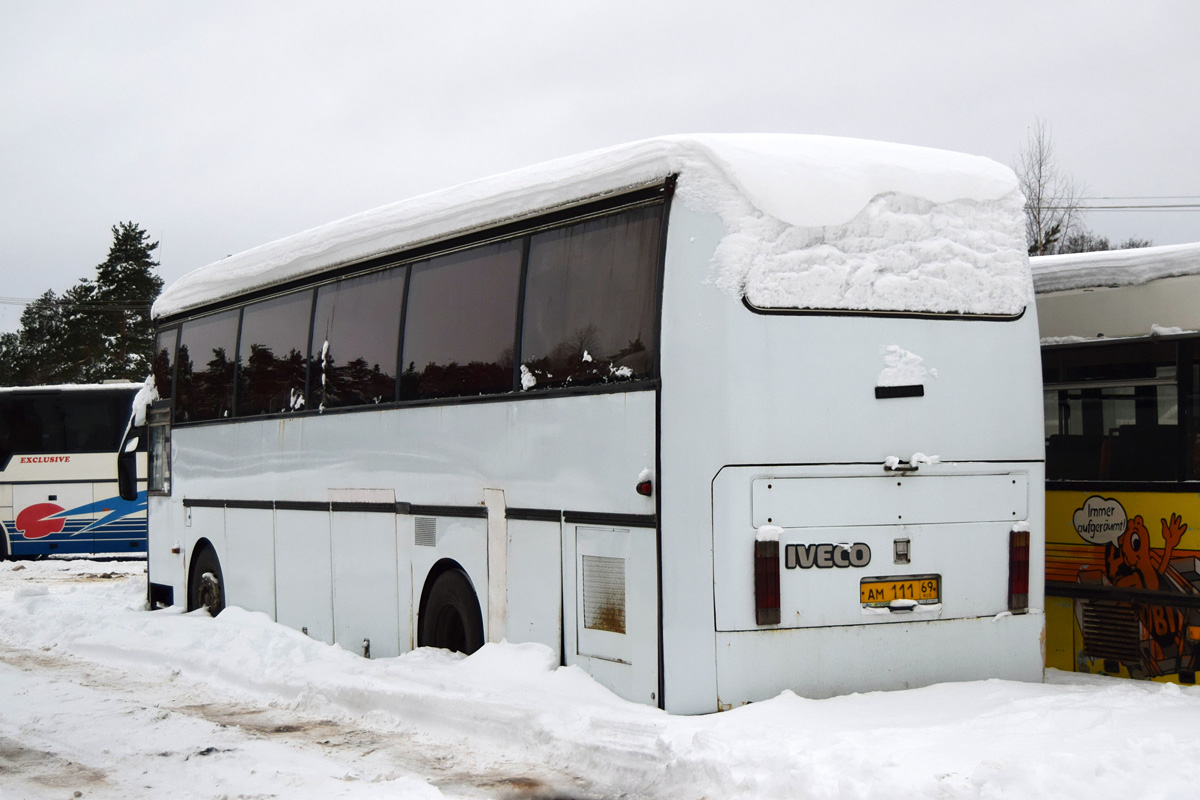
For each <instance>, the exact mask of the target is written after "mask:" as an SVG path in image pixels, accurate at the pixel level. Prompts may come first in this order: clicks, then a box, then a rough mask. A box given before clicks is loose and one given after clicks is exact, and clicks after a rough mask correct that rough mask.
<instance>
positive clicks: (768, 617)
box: [754, 541, 779, 625]
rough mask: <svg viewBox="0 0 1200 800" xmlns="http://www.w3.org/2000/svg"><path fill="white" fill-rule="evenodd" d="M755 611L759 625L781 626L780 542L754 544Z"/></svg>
mask: <svg viewBox="0 0 1200 800" xmlns="http://www.w3.org/2000/svg"><path fill="white" fill-rule="evenodd" d="M754 611H755V619H756V621H757V623H758V624H759V625H778V624H779V542H778V541H773V542H772V541H768V542H755V543H754Z"/></svg>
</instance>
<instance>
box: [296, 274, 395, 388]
mask: <svg viewBox="0 0 1200 800" xmlns="http://www.w3.org/2000/svg"><path fill="white" fill-rule="evenodd" d="M406 271H407V270H406V268H405V267H398V268H393V269H387V270H383V271H382V272H373V273H371V274H369V275H360V276H359V277H356V278H346V279H344V280H340V281H337V282H336V283H328V284H325V285H324V286H321V287H320V288H319V289H317V306H316V311H315V313H314V314H313V328H312V341H311V342H310V343H309V368H308V386H309V397H308V408H309V409H324V408H338V407H345V406H362V405H372V404H375V403H387V402H391V401H392V400H395V399H396V347H397V338H398V336H399V330H400V306H401V305H403V303H404V277H405V274H406Z"/></svg>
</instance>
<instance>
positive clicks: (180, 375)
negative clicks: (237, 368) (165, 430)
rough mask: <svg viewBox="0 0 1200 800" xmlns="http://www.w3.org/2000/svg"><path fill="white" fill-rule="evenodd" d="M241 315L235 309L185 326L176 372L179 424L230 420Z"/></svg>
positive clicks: (176, 410)
mask: <svg viewBox="0 0 1200 800" xmlns="http://www.w3.org/2000/svg"><path fill="white" fill-rule="evenodd" d="M239 314H240V311H238V310H237V309H235V310H233V311H223V312H221V313H220V314H213V315H212V316H209V317H201V318H199V319H194V320H191V321H190V322H186V323H184V325H183V329H182V330H181V331H180V334H179V355H178V360H179V363H178V366H177V369H176V380H177V381H178V384H177V386H176V390H177V396H176V403H175V419H176V420H178V421H181V422H194V421H196V420H202V419H221V418H224V417H228V416H229V412H230V411H231V409H232V406H233V349H234V347H235V346H236V345H237V326H238V316H239Z"/></svg>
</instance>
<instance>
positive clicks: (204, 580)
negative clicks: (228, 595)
mask: <svg viewBox="0 0 1200 800" xmlns="http://www.w3.org/2000/svg"><path fill="white" fill-rule="evenodd" d="M198 608H205V609H208V613H209V614H212V615H213V616H214V617H215V616H216V615H217V614H220V613H221V610H222V609H224V608H225V579H224V578H222V577H221V562H220V560H218V559H217V554H216V553H215V552H214V551H213V549H212V548H211V547H201V548H200V549H199V550H197V551H196V557H195V559H194V560H193V561H192V574H191V577H190V578H189V579H188V611H195V610H196V609H198Z"/></svg>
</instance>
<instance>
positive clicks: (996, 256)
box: [153, 134, 1032, 318]
mask: <svg viewBox="0 0 1200 800" xmlns="http://www.w3.org/2000/svg"><path fill="white" fill-rule="evenodd" d="M670 175H678V176H679V179H678V183H677V186H676V195H675V196H676V200H677V201H678V202H683V203H684V204H685V205H686V206H687V207H688V208H691V209H694V210H697V211H701V212H708V213H715V214H716V215H718V216H719V217H720V219H721V220H722V222H723V223H724V224H725V226H726V228H727V234H726V236H725V238H724V240H723V241H722V243H721V245H720V246H719V247H718V249H717V254H716V257H715V259H714V264H713V265H712V266H713V274H712V276H710V277H711V278H712V279H713V281H714V282H715V283H716V284H717V285H718V286H720V287H721V288H723V289H725V290H727V291H729V292H731V293H733V294H736V295H738V296H745V297H746V298H747V299H748V300H750V302H752V303H754V304H755V305H761V306H775V307H796V308H808V307H817V308H831V307H832V308H844V309H868V310H901V311H904V310H922V311H956V312H966V313H1015V312H1018V311H1020V310H1021V309H1022V308H1024V307H1025V306H1026V305H1027V304H1028V302H1029V301H1030V299H1031V298H1032V288H1031V287H1030V286H1029V277H1028V266H1027V264H1026V260H1025V255H1024V252H1025V245H1024V232H1023V229H1022V228H1021V226H1020V223H1021V219H1020V213H1019V212H1020V207H1021V204H1022V202H1023V201H1022V199H1021V195H1020V192H1019V190H1018V189H1017V183H1016V179H1015V177H1014V176H1013V174H1012V171H1011V170H1009V169H1008V168H1007V167H1004V166H1002V165H1000V164H998V163H996V162H994V161H991V160H989V159H986V158H982V157H979V156H971V155H965V154H962V153H952V152H947V151H941V150H934V149H930V148H923V147H914V146H910V145H900V144H891V143H884V142H871V141H864V140H858V139H840V138H833V137H827V136H807V135H797V134H697V135H679V136H667V137H661V138H656V139H647V140H643V141H639V142H633V143H630V144H623V145H618V146H615V147H610V148H607V149H603V150H597V151H594V152H590V153H585V154H582V155H577V156H571V157H567V158H561V159H557V160H555V161H549V162H546V163H544V164H538V165H535V166H531V167H526V168H522V169H518V170H515V171H512V172H507V173H504V174H501V175H496V176H493V177H490V178H484V179H481V180H476V181H473V182H470V183H465V184H462V185H459V186H455V187H452V188H449V189H444V190H441V191H437V192H433V193H431V194H426V195H423V196H420V197H415V198H412V199H409V200H403V201H401V202H398V203H394V204H391V205H388V206H383V207H381V208H377V209H375V210H372V211H367V212H364V213H361V214H357V215H355V216H351V217H347V218H345V219H342V220H339V221H337V222H332V223H329V224H326V225H322V226H320V227H317V228H313V229H311V230H308V231H305V232H303V233H299V234H296V235H294V236H290V237H287V238H285V239H280V240H278V241H276V242H272V243H270V244H265V245H262V246H260V247H256V248H253V249H251V250H247V251H245V252H242V253H239V254H237V255H233V256H229V257H228V258H225V259H222V260H220V261H217V262H215V263H213V264H210V265H208V266H206V267H201V268H200V269H197V270H195V271H193V272H191V273H189V274H187V275H185V276H184V277H183V278H181V279H179V280H178V281H176V282H175V283H174V284H173V285H171V286H170V287H168V288H167V289H166V291H164V292H163V293H162V295H161V296H160V297H159V298H158V301H157V302H156V303H155V304H154V309H153V316H154V317H155V318H161V317H169V316H174V315H177V314H181V313H184V312H187V311H189V310H191V309H195V308H198V307H200V306H204V305H207V304H210V303H215V302H219V301H222V300H227V299H231V298H235V297H238V296H240V295H244V294H246V293H248V292H253V291H256V290H259V289H263V288H267V287H270V286H273V285H277V284H280V283H283V282H287V281H290V280H294V279H297V278H302V277H304V276H307V275H311V274H314V273H317V272H320V271H322V270H326V269H330V268H333V267H338V266H342V265H347V264H352V263H355V262H358V261H362V260H364V259H368V258H372V257H376V256H381V255H386V254H388V253H394V252H398V251H400V250H402V249H404V248H409V247H412V246H414V245H417V244H420V243H428V242H432V241H437V240H439V239H445V238H448V237H450V236H453V235H455V234H459V233H464V232H467V231H471V230H476V229H479V228H481V227H484V226H488V225H494V224H499V223H502V222H505V221H512V220H516V219H521V218H524V217H529V216H532V215H534V214H537V213H541V212H544V211H547V210H551V209H554V208H556V207H561V206H564V205H567V204H570V203H575V202H578V201H581V200H585V199H589V198H596V197H602V196H606V195H611V194H615V193H619V192H621V191H623V190H626V189H631V188H634V187H638V186H644V185H647V184H650V183H653V182H655V181H659V180H663V179H665V178H667V177H668V176H670ZM880 253H882V254H883V256H882V257H880V255H879V254H880Z"/></svg>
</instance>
